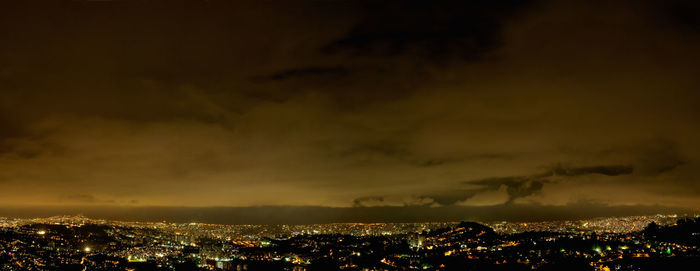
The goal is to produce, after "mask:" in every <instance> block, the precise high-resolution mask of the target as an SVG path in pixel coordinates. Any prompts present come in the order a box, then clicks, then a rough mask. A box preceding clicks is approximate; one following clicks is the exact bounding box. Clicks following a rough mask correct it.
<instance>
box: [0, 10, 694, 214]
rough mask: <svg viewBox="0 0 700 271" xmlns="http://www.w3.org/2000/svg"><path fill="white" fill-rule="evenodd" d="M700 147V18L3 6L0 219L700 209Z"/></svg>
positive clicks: (626, 13)
mask: <svg viewBox="0 0 700 271" xmlns="http://www.w3.org/2000/svg"><path fill="white" fill-rule="evenodd" d="M699 139H700V3H699V2H698V1H693V0H687V1H682V0H670V1H651V0H637V1H555V0H551V1H516V0H505V1H410V0H406V1H363V0H356V1H341V0H314V1H312V0H297V1H282V0H280V1H223V0H222V1H215V0H211V1H204V0H200V1H196V0H190V1H184V0H173V1H165V0H162V1H155V0H152V1H147V0H129V1H127V0H124V1H116V0H115V1H87V0H83V1H69V0H64V1H58V0H57V1H10V0H7V1H5V0H0V207H2V208H0V211H2V212H0V216H2V215H4V214H7V213H12V214H14V215H21V214H22V213H21V212H20V213H17V211H15V212H14V213H13V212H11V210H19V209H17V208H20V207H21V208H30V209H31V208H34V209H37V208H39V209H42V210H45V213H46V214H49V213H51V212H54V213H55V214H59V213H60V212H61V211H56V210H59V209H61V208H69V207H70V208H71V209H70V210H71V212H72V211H75V212H81V211H84V212H88V210H96V209H100V210H102V209H104V210H107V209H109V210H112V211H103V212H102V211H89V212H91V214H94V216H100V214H103V215H104V216H111V215H113V213H114V212H113V211H114V210H115V209H119V210H125V208H126V209H128V210H140V211H139V212H140V213H139V214H138V215H136V214H134V213H131V214H130V213H129V212H125V211H119V212H121V213H120V217H122V218H125V219H128V218H133V219H149V218H147V217H146V216H147V213H144V212H146V211H145V210H153V209H149V208H156V207H157V208H169V209H168V210H169V212H170V213H172V214H173V216H172V217H177V218H178V219H180V218H182V217H183V216H184V217H186V216H187V214H190V213H192V211H191V210H192V209H191V208H192V207H198V208H196V210H206V215H201V213H200V216H199V217H197V219H201V220H207V219H209V218H212V217H217V216H221V215H222V214H226V216H235V214H234V213H235V212H239V211H240V212H247V213H255V212H258V211H260V210H261V208H262V209H265V210H268V209H269V210H282V209H283V210H285V211H284V212H285V214H292V213H294V214H298V216H296V218H295V219H296V220H295V221H294V222H299V223H303V222H305V221H308V222H311V221H346V220H348V221H356V220H357V221H361V220H372V221H382V220H383V219H385V220H387V221H394V220H401V221H402V220H445V219H460V218H461V217H473V218H481V217H488V218H498V219H510V218H512V219H522V218H523V215H524V214H525V215H527V214H528V212H533V213H532V215H533V216H539V217H543V218H548V217H550V216H556V217H567V216H571V217H576V216H579V215H582V214H583V213H585V215H591V216H592V215H599V214H600V215H609V214H617V213H620V214H622V213H630V212H632V213H638V212H644V210H646V211H649V212H657V211H658V210H660V209H669V210H670V209H673V210H675V209H683V210H698V209H700V181H699V180H698V174H700V160H699V159H700V140H699ZM261 206H262V207H261ZM290 206H293V207H290ZM587 206H588V207H587ZM214 207H216V208H214ZM229 207H236V208H229ZM330 207H333V208H330ZM589 207H590V208H589ZM81 208H82V209H81ZM157 208H156V209H157ZM178 208H179V209H182V210H186V211H183V212H184V213H179V215H176V214H178ZM289 208H292V209H294V210H293V211H289ZM22 210H24V209H22ZM46 210H51V211H46ZM221 210H226V211H222V212H219V211H221ZM232 210H235V211H232ZM318 210H323V211H318ZM333 210H336V211H333ZM475 210H478V211H475ZM523 210H528V211H523ZM584 210H585V212H584ZM592 210H595V212H593V211H592ZM621 210H622V211H621ZM598 211H599V212H598ZM3 212H5V213H3ZM101 212H102V213H101ZM154 212H155V211H154ZM187 212H189V213H187ZM232 212H233V213H232ZM266 212H267V213H265V212H262V213H265V216H267V217H272V218H274V217H276V214H275V213H274V211H266ZM310 213H314V214H313V216H312V215H310ZM326 213H327V214H326ZM397 213H401V214H403V215H404V216H397ZM305 215H308V217H309V218H308V220H304V216H305ZM318 216H323V217H324V218H323V219H320V220H319V219H317V217H318ZM183 219H188V218H183ZM209 220H211V219H209ZM211 221H214V220H211ZM216 221H219V220H216ZM231 221H233V220H231ZM241 221H243V222H245V221H244V220H240V221H239V220H235V221H234V222H241ZM251 221H253V222H256V223H258V222H260V223H265V222H266V221H268V220H265V219H262V218H258V219H257V220H255V219H251ZM269 221H274V222H277V221H278V220H269ZM224 222H226V221H224Z"/></svg>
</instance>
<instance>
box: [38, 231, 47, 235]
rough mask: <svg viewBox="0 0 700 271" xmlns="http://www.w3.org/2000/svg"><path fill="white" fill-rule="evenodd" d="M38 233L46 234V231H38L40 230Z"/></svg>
mask: <svg viewBox="0 0 700 271" xmlns="http://www.w3.org/2000/svg"><path fill="white" fill-rule="evenodd" d="M36 234H38V235H44V234H46V231H38V232H36Z"/></svg>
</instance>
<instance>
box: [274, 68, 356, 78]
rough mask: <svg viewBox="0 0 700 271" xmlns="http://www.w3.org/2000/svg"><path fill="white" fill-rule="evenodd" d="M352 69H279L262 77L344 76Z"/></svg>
mask: <svg viewBox="0 0 700 271" xmlns="http://www.w3.org/2000/svg"><path fill="white" fill-rule="evenodd" d="M350 72H351V71H350V70H349V69H347V68H344V67H304V68H296V69H289V70H283V71H279V72H277V73H274V74H271V75H268V76H263V77H260V79H261V80H263V81H267V80H271V81H282V80H290V79H303V78H309V77H342V76H345V75H348V74H349V73H350Z"/></svg>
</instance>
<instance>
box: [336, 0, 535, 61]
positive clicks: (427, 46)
mask: <svg viewBox="0 0 700 271" xmlns="http://www.w3.org/2000/svg"><path fill="white" fill-rule="evenodd" d="M530 2H531V1H518V0H515V1H498V2H494V1H440V2H431V1H365V2H364V3H365V6H364V7H363V8H364V9H366V10H367V12H366V13H365V14H364V18H363V19H362V21H360V22H359V23H357V24H356V25H355V26H353V27H352V29H351V30H350V31H349V32H348V33H347V34H346V35H345V36H343V37H341V38H339V39H337V40H335V41H333V42H331V43H329V44H328V45H326V46H324V47H323V48H322V51H324V52H327V53H339V52H346V51H347V52H350V53H352V54H355V55H364V56H390V57H391V56H399V55H404V54H409V55H412V56H424V57H430V58H446V57H454V56H458V57H461V58H465V59H474V58H478V57H480V56H481V55H482V54H484V53H486V52H489V51H491V50H493V49H495V48H497V47H499V46H500V45H501V31H502V28H503V24H504V21H505V20H507V19H508V18H510V17H512V16H514V15H515V14H516V12H518V11H521V10H522V9H524V8H525V7H527V6H529V5H530V4H531V3H530Z"/></svg>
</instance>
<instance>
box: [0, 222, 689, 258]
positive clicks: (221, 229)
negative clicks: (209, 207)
mask: <svg viewBox="0 0 700 271" xmlns="http://www.w3.org/2000/svg"><path fill="white" fill-rule="evenodd" d="M699 241H700V219H698V218H696V217H687V216H678V215H653V216H633V217H614V218H612V217H611V218H594V219H587V220H578V221H551V222H528V223H525V222H518V223H510V222H495V223H476V222H452V223H335V224H314V225H216V224H204V223H167V222H122V221H106V220H102V219H92V218H87V217H83V216H55V217H48V218H34V219H15V218H1V219H0V268H2V270H464V268H476V270H557V269H559V270H562V268H566V269H567V270H655V268H657V267H658V266H659V265H670V266H674V265H678V266H682V265H684V264H688V263H689V262H692V263H698V262H700V247H698V244H700V243H699ZM569 268H573V269H569Z"/></svg>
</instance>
